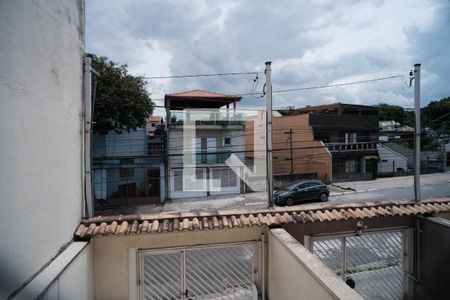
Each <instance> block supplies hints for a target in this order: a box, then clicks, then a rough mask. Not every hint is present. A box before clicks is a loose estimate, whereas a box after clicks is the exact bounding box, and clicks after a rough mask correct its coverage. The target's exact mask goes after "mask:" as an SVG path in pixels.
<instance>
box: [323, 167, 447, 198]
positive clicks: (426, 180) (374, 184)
mask: <svg viewBox="0 0 450 300" xmlns="http://www.w3.org/2000/svg"><path fill="white" fill-rule="evenodd" d="M445 182H448V183H449V185H450V172H446V173H434V174H424V175H421V176H420V184H421V185H432V184H438V183H445ZM413 186H414V176H399V177H388V178H378V179H375V180H368V181H349V182H337V183H332V184H331V185H330V186H329V189H330V194H331V195H344V194H350V193H364V192H372V191H378V190H386V189H396V188H408V187H413Z"/></svg>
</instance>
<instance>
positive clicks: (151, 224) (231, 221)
mask: <svg viewBox="0 0 450 300" xmlns="http://www.w3.org/2000/svg"><path fill="white" fill-rule="evenodd" d="M445 212H450V198H443V199H439V200H437V199H430V200H426V201H423V202H421V203H416V202H414V201H409V200H408V201H381V202H362V203H361V202H360V203H342V204H333V203H324V204H322V203H321V204H309V205H302V206H296V207H292V208H290V207H277V208H271V209H237V210H221V211H220V210H219V211H199V212H181V213H170V214H149V215H145V214H142V215H119V216H99V217H94V218H91V219H88V220H82V222H81V224H80V225H79V226H78V228H77V229H76V231H75V233H74V235H75V238H76V239H90V238H92V237H94V236H102V235H116V236H119V235H131V234H149V233H152V234H153V233H160V232H177V231H185V230H186V231H191V230H205V229H209V230H212V229H222V228H240V227H251V226H261V225H267V226H270V225H279V224H282V223H310V222H326V221H339V220H348V219H366V218H377V217H389V216H404V215H432V214H436V213H445Z"/></svg>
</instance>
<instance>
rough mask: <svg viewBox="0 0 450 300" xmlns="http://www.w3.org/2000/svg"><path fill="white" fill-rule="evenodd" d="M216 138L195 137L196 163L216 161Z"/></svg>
mask: <svg viewBox="0 0 450 300" xmlns="http://www.w3.org/2000/svg"><path fill="white" fill-rule="evenodd" d="M216 142H217V139H216V138H209V137H208V138H207V137H202V138H200V139H196V144H195V149H196V151H195V152H196V154H195V156H196V162H197V163H202V164H206V163H217V162H218V154H216V151H217V149H216Z"/></svg>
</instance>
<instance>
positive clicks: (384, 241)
mask: <svg viewBox="0 0 450 300" xmlns="http://www.w3.org/2000/svg"><path fill="white" fill-rule="evenodd" d="M403 238H404V235H403V233H402V232H401V231H388V232H377V233H366V234H363V235H361V236H355V235H351V236H350V235H347V236H344V235H343V236H339V237H335V236H334V237H333V236H329V237H318V238H314V237H313V239H312V244H311V252H312V253H313V254H314V255H316V256H317V257H318V258H319V259H320V260H321V261H322V262H323V263H324V264H325V265H326V266H327V267H329V268H330V269H331V270H333V271H334V272H335V273H336V274H337V275H339V276H341V277H342V279H343V280H346V281H347V282H351V283H353V284H354V289H355V291H356V292H358V294H360V295H361V296H362V297H364V298H365V299H402V298H403V293H404V285H405V282H404V274H405V271H404V270H405V265H404V261H403V260H404V257H403V254H404V251H405V250H404V248H403V247H404V243H403Z"/></svg>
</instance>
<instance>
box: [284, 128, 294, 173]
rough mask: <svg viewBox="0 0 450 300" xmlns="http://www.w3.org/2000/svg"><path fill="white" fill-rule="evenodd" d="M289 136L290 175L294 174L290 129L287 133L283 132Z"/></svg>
mask: <svg viewBox="0 0 450 300" xmlns="http://www.w3.org/2000/svg"><path fill="white" fill-rule="evenodd" d="M285 133H288V134H289V146H290V149H289V150H290V154H291V158H290V161H291V174H294V150H293V148H292V128H289V131H287V132H285Z"/></svg>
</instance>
